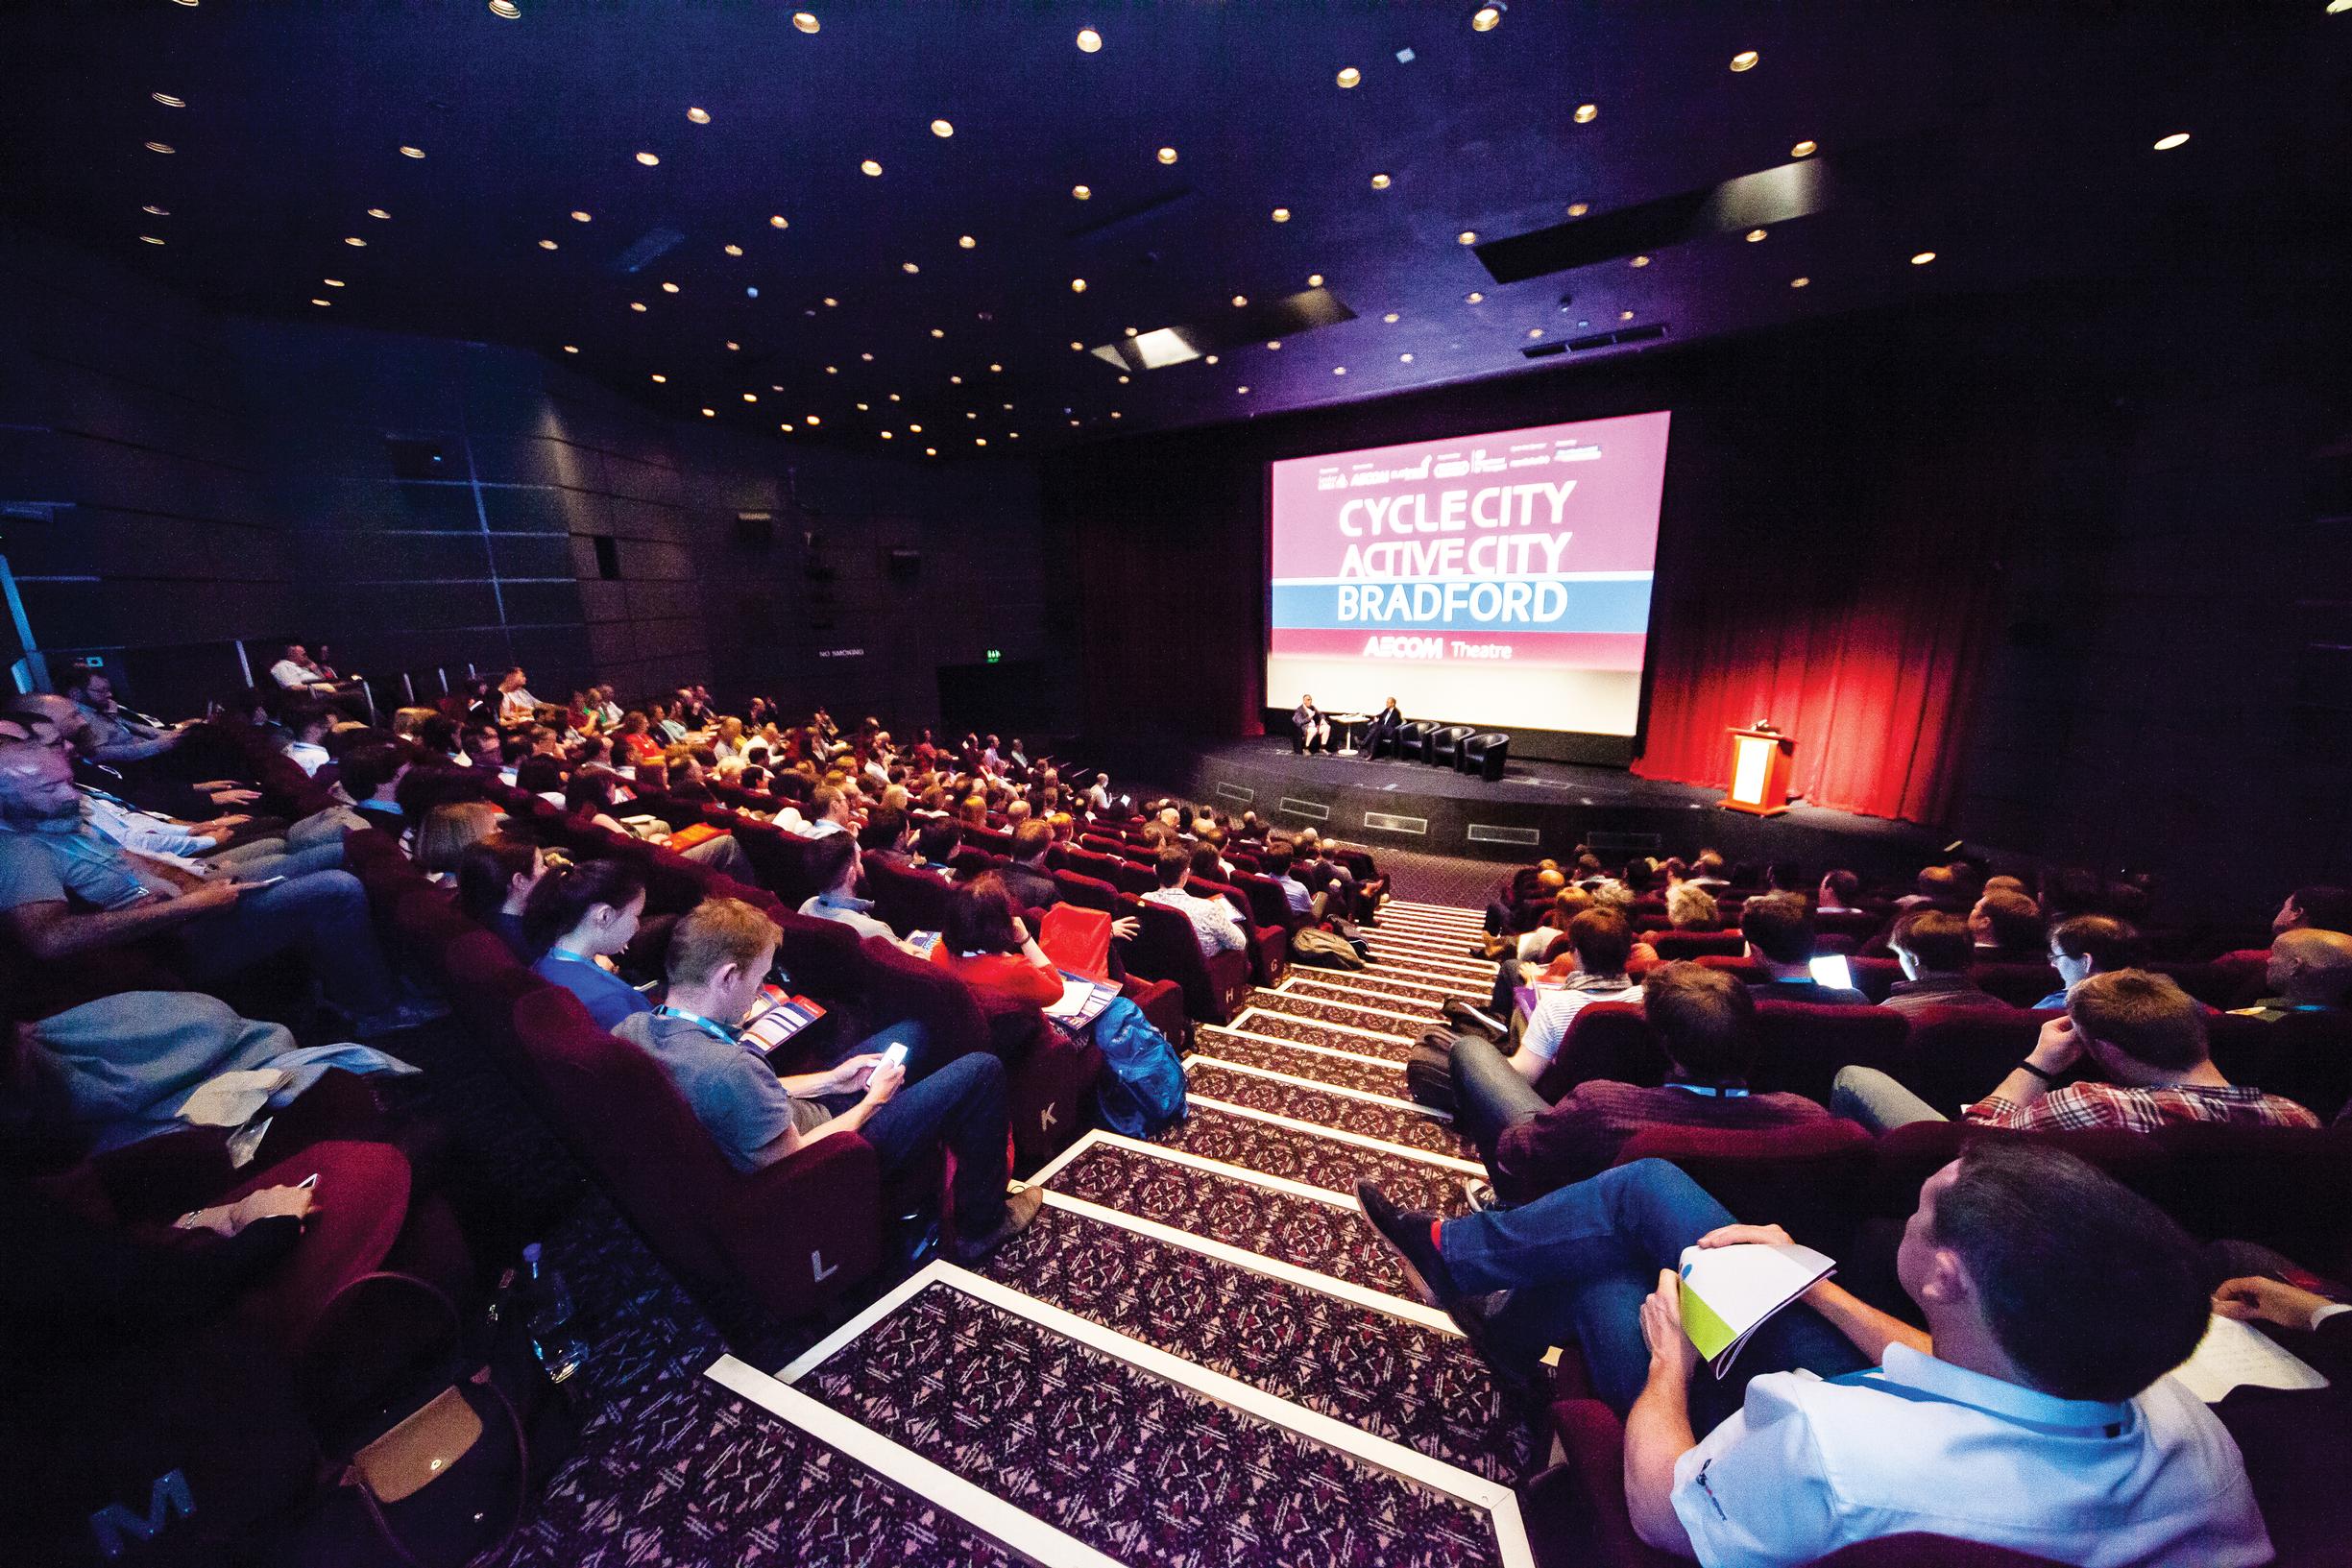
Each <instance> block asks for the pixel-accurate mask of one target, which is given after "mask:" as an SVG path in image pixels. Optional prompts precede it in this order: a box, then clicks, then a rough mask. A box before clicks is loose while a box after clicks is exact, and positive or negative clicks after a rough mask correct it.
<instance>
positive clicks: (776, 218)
mask: <svg viewBox="0 0 2352 1568" xmlns="http://www.w3.org/2000/svg"><path fill="white" fill-rule="evenodd" d="M767 227H768V228H770V229H789V228H791V227H792V226H791V225H790V224H789V223H788V222H786V221H785V216H784V214H783V213H781V212H779V213H776V214H775V215H773V216H772V217H770V218H769V219H768V220H767Z"/></svg>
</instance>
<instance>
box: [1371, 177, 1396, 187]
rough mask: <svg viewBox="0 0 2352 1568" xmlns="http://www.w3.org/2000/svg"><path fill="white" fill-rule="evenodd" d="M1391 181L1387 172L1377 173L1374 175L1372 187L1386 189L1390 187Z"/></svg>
mask: <svg viewBox="0 0 2352 1568" xmlns="http://www.w3.org/2000/svg"><path fill="white" fill-rule="evenodd" d="M1391 183H1392V181H1390V179H1389V177H1388V176H1387V175H1385V174H1376V175H1374V176H1372V189H1374V190H1386V189H1388V188H1389V186H1390V184H1391Z"/></svg>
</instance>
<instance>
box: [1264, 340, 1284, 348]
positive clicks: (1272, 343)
mask: <svg viewBox="0 0 2352 1568" xmlns="http://www.w3.org/2000/svg"><path fill="white" fill-rule="evenodd" d="M1266 347H1267V348H1269V349H1279V348H1281V347H1282V340H1281V339H1280V338H1268V339H1267V340H1266Z"/></svg>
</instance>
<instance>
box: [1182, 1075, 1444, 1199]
mask: <svg viewBox="0 0 2352 1568" xmlns="http://www.w3.org/2000/svg"><path fill="white" fill-rule="evenodd" d="M1187 1098H1190V1100H1191V1102H1192V1103H1193V1104H1194V1105H1196V1106H1198V1105H1205V1106H1207V1107H1208V1108H1209V1109H1210V1110H1212V1111H1223V1112H1224V1114H1225V1115H1227V1116H1238V1117H1241V1118H1243V1119H1244V1120H1246V1121H1249V1122H1267V1123H1268V1124H1270V1125H1272V1126H1276V1127H1288V1128H1289V1129H1290V1130H1291V1131H1293V1132H1303V1133H1305V1134H1307V1135H1308V1136H1309V1137H1311V1138H1328V1139H1330V1140H1331V1141H1332V1142H1333V1143H1335V1144H1353V1145H1354V1146H1357V1147H1358V1148H1363V1149H1369V1150H1370V1151H1371V1152H1372V1153H1374V1154H1394V1155H1395V1156H1396V1157H1397V1158H1399V1159H1404V1160H1418V1161H1419V1162H1420V1163H1421V1164H1423V1165H1434V1166H1437V1167H1439V1168H1441V1169H1443V1170H1452V1171H1456V1172H1459V1173H1460V1174H1462V1175H1465V1176H1477V1177H1479V1178H1480V1179H1482V1180H1483V1179H1484V1178H1485V1176H1486V1173H1487V1168H1486V1167H1485V1166H1483V1165H1480V1164H1479V1163H1478V1162H1477V1161H1475V1160H1464V1159H1459V1158H1457V1157H1455V1156H1454V1155H1451V1154H1432V1153H1431V1152H1429V1150H1427V1149H1425V1148H1411V1147H1408V1146H1405V1145H1403V1144H1391V1143H1387V1142H1385V1141H1383V1140H1381V1139H1378V1138H1374V1137H1372V1136H1370V1134H1368V1133H1361V1132H1348V1131H1346V1130H1345V1129H1343V1128H1340V1127H1326V1126H1324V1125H1323V1124H1322V1123H1321V1122H1301V1121H1299V1120H1298V1119H1297V1117H1295V1116H1277V1115H1275V1114H1274V1113H1273V1112H1272V1111H1260V1110H1253V1109H1251V1108H1250V1107H1249V1106H1247V1105H1232V1104H1228V1103H1227V1102H1225V1101H1224V1100H1222V1099H1211V1098H1208V1097H1207V1096H1205V1095H1192V1096H1189V1097H1187ZM1346 1201H1347V1202H1348V1203H1349V1204H1350V1205H1351V1206H1352V1205H1353V1204H1354V1202H1355V1197H1354V1195H1353V1194H1348V1196H1347V1198H1346Z"/></svg>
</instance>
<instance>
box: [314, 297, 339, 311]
mask: <svg viewBox="0 0 2352 1568" xmlns="http://www.w3.org/2000/svg"><path fill="white" fill-rule="evenodd" d="M311 303H312V304H314V305H324V306H326V307H327V308H329V309H331V308H333V305H334V302H333V301H332V300H320V299H315V298H314V299H313V300H312V301H311Z"/></svg>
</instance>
